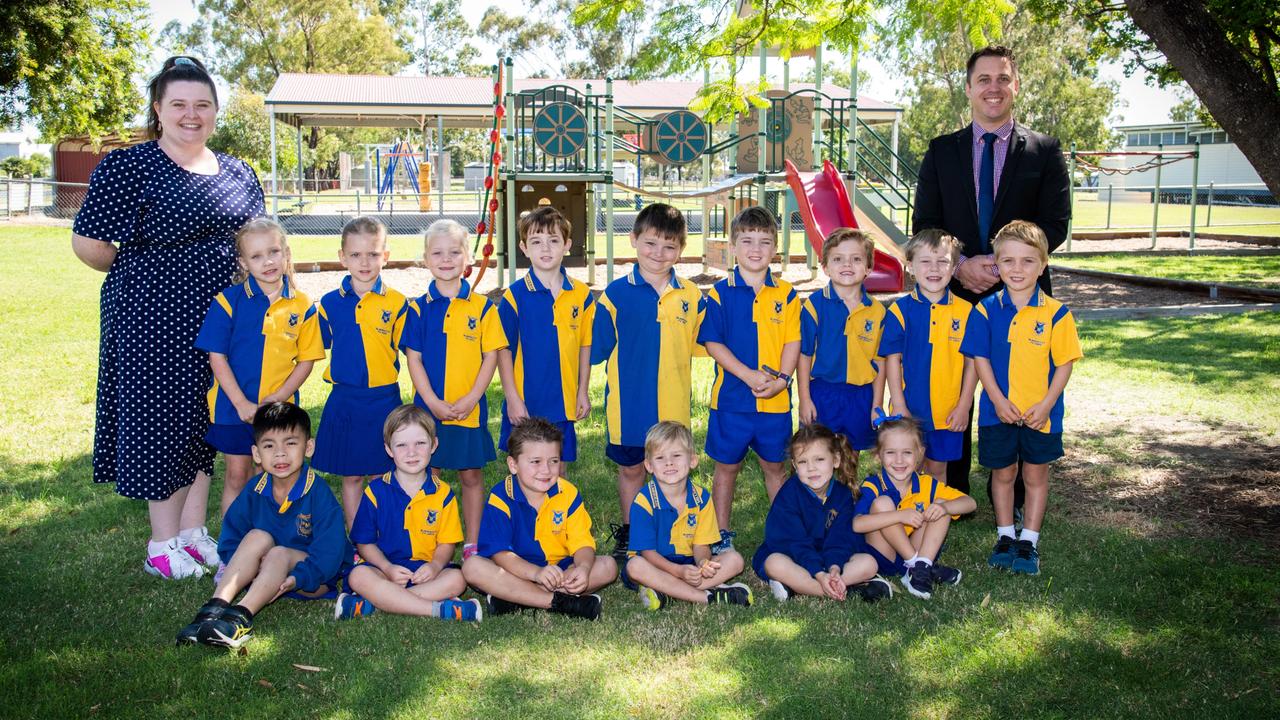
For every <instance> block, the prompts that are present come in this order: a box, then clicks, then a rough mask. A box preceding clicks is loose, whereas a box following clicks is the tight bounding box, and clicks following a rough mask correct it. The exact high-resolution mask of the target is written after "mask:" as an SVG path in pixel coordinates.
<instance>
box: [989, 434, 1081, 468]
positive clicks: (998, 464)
mask: <svg viewBox="0 0 1280 720" xmlns="http://www.w3.org/2000/svg"><path fill="white" fill-rule="evenodd" d="M1062 455H1063V452H1062V433H1060V432H1056V433H1043V432H1040V431H1039V430H1032V429H1031V428H1029V427H1027V426H1025V425H1010V424H1009V423H1000V424H999V425H983V426H981V427H979V428H978V463H979V464H980V465H982V466H983V467H986V468H991V469H992V470H997V469H999V468H1003V467H1009V466H1010V465H1013V464H1014V463H1016V462H1018V461H1019V460H1021V461H1022V462H1024V463H1031V464H1032V465H1047V464H1048V463H1051V462H1053V461H1054V460H1057V459H1058V458H1060V457H1062Z"/></svg>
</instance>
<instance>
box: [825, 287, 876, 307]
mask: <svg viewBox="0 0 1280 720" xmlns="http://www.w3.org/2000/svg"><path fill="white" fill-rule="evenodd" d="M859 292H860V294H859V297H858V301H859V302H861V303H862V305H863V306H864V307H869V306H870V305H871V296H870V295H868V294H867V286H866V285H863V286H862V288H861V289H860V291H859ZM822 296H823V297H825V298H826V299H828V300H834V301H835V302H838V303H840V304H842V305H843V304H844V300H842V299H840V294H839V293H837V292H836V284H835V283H833V282H829V283H827V286H826V287H824V288H822Z"/></svg>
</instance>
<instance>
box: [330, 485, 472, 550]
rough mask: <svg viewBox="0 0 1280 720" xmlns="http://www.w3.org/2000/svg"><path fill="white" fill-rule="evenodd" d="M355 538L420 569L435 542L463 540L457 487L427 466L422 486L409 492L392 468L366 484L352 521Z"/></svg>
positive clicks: (449, 542) (446, 543)
mask: <svg viewBox="0 0 1280 720" xmlns="http://www.w3.org/2000/svg"><path fill="white" fill-rule="evenodd" d="M351 542H353V543H355V544H357V545H365V544H369V543H373V544H376V545H377V546H378V549H379V550H381V551H382V553H383V554H384V555H386V556H387V560H390V561H391V562H392V563H394V564H396V565H400V566H402V567H407V568H409V569H410V570H417V569H418V567H419V566H420V565H421V564H422V563H426V562H431V560H432V558H433V557H435V552H436V547H438V546H440V545H451V544H455V543H460V542H462V520H461V519H459V517H458V503H457V502H455V500H454V495H453V491H452V490H450V489H449V486H448V485H446V484H445V483H442V482H438V481H436V480H435V479H434V478H433V477H432V476H431V473H430V472H429V471H428V472H427V479H426V482H424V483H423V484H422V489H421V490H419V491H418V492H417V494H415V495H414V496H413V497H409V496H408V495H407V494H406V493H405V491H404V489H403V488H401V487H400V483H399V482H397V481H396V477H395V471H394V470H392V471H391V472H389V473H387V474H385V475H383V476H382V477H381V478H377V479H375V480H373V481H372V482H370V483H369V484H368V485H367V486H366V487H365V489H364V497H362V498H360V507H359V508H358V509H357V510H356V519H355V522H353V523H352V524H351Z"/></svg>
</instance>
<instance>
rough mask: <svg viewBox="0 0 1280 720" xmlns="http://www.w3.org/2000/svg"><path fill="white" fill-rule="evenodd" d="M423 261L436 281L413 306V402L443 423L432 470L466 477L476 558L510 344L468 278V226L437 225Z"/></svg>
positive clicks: (465, 503) (466, 523)
mask: <svg viewBox="0 0 1280 720" xmlns="http://www.w3.org/2000/svg"><path fill="white" fill-rule="evenodd" d="M423 260H424V261H425V262H426V265H427V269H428V270H430V271H431V275H432V277H433V278H434V280H432V281H431V284H430V285H429V286H428V287H427V292H426V293H425V294H423V295H422V296H421V297H419V298H417V299H416V300H414V301H413V302H412V303H410V306H409V307H410V311H409V320H408V323H407V324H406V327H405V333H404V348H405V355H406V356H407V357H408V359H409V376H410V377H412V378H413V387H414V389H415V390H416V391H417V393H416V394H415V395H414V399H413V401H414V403H415V404H417V405H418V407H421V408H423V409H425V410H426V411H427V412H429V413H431V417H432V419H433V420H435V422H436V434H437V436H438V437H439V439H440V448H439V449H438V450H437V451H436V454H435V455H433V456H432V458H431V462H432V465H433V466H434V467H437V468H441V469H446V470H457V471H458V483H459V485H461V486H462V526H463V530H464V537H465V541H464V544H463V547H462V557H463V560H466V559H467V558H468V557H470V556H471V555H472V554H474V553H475V543H476V538H478V537H479V534H480V516H481V515H482V514H483V513H484V472H483V468H484V466H485V464H486V463H488V462H490V461H491V460H494V459H496V458H497V457H498V454H497V453H496V452H494V449H493V436H492V435H490V434H489V402H488V400H486V399H485V394H484V393H485V390H486V389H488V387H489V381H490V380H492V379H493V371H494V369H496V368H497V366H498V351H499V350H501V349H502V348H505V347H506V346H507V338H506V336H505V335H504V334H503V332H502V323H500V322H499V321H498V309H497V307H496V306H495V305H494V304H493V302H491V301H490V300H489V298H487V297H485V296H484V295H480V294H478V293H476V292H473V291H472V289H471V284H470V283H468V282H467V281H466V280H464V279H463V277H462V273H463V271H465V270H466V268H467V266H468V265H470V264H471V253H470V252H469V250H468V248H467V231H466V229H465V228H463V227H462V225H459V224H458V223H457V222H455V221H453V220H437V221H435V222H433V223H431V226H430V227H428V228H427V234H426V239H425V241H424V250H423Z"/></svg>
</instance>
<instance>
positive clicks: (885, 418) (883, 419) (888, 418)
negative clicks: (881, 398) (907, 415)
mask: <svg viewBox="0 0 1280 720" xmlns="http://www.w3.org/2000/svg"><path fill="white" fill-rule="evenodd" d="M875 413H876V416H875V418H873V419H872V420H871V429H872V430H879V429H880V426H881V425H883V424H885V423H887V422H893V421H895V420H901V419H902V415H901V414H899V413H895V414H893V415H885V414H884V410H881V409H880V408H876V409H875Z"/></svg>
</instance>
